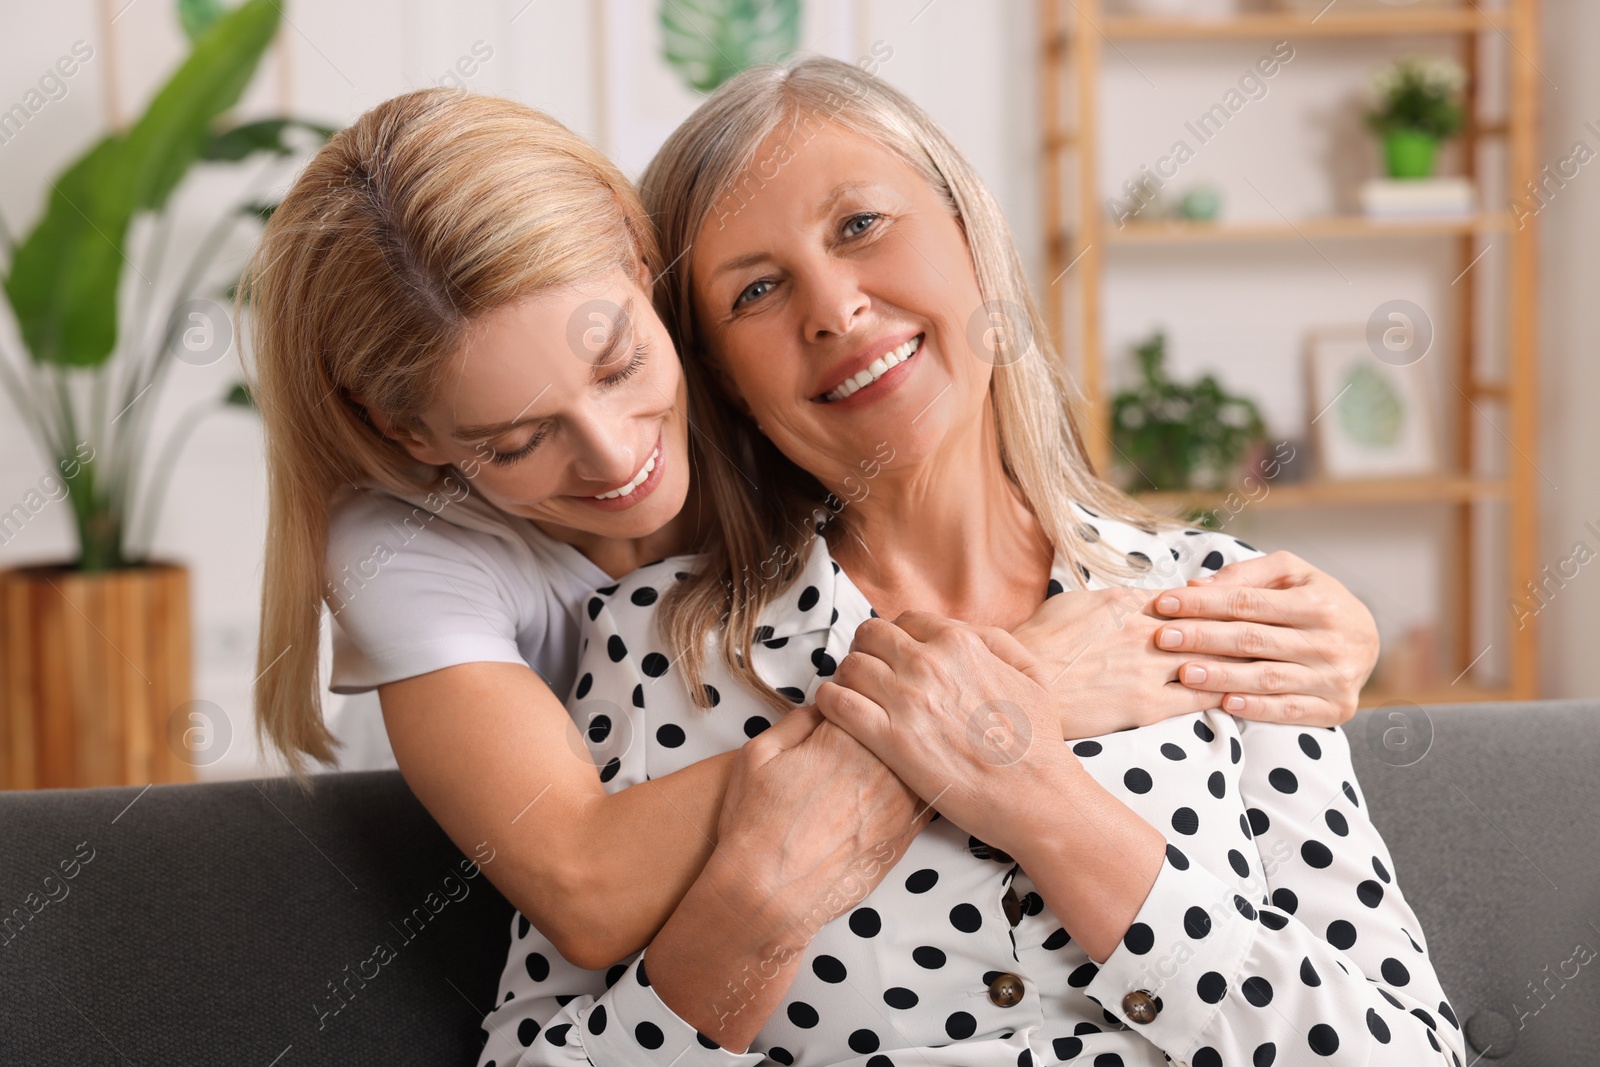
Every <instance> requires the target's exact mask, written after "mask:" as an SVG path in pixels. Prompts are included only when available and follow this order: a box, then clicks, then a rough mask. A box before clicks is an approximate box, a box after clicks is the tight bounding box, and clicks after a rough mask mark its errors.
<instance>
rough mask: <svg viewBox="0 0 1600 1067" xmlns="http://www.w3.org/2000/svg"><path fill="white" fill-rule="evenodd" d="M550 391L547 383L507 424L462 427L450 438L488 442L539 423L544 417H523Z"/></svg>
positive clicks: (467, 441)
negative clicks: (533, 423)
mask: <svg viewBox="0 0 1600 1067" xmlns="http://www.w3.org/2000/svg"><path fill="white" fill-rule="evenodd" d="M549 391H550V385H549V383H546V384H545V387H544V388H543V389H541V390H539V392H538V393H537V394H535V395H534V398H533V399H532V400H530V401H528V402H527V403H526V404H524V405H522V410H521V411H519V412H517V415H516V418H513V419H509V420H507V421H506V422H494V423H485V424H484V425H482V426H461V427H458V428H457V429H456V430H454V431H453V432H452V433H451V434H450V436H451V437H452V438H454V439H455V440H457V441H461V442H464V443H467V444H471V443H472V442H474V441H481V440H486V439H488V438H490V437H499V436H500V435H501V434H503V433H506V432H507V431H510V430H515V429H516V428H517V427H518V426H521V425H522V424H523V423H525V422H537V421H538V420H539V419H541V418H543V417H544V416H542V415H535V416H534V417H532V418H523V416H524V415H526V414H527V413H528V409H529V408H531V407H533V405H535V404H537V403H538V402H539V397H541V396H544V394H545V393H547V392H549Z"/></svg>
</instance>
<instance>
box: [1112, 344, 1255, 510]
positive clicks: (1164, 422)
mask: <svg viewBox="0 0 1600 1067" xmlns="http://www.w3.org/2000/svg"><path fill="white" fill-rule="evenodd" d="M1134 352H1135V354H1136V355H1137V356H1138V359H1139V382H1138V384H1137V385H1136V386H1134V387H1133V388H1132V389H1127V390H1124V391H1122V392H1119V393H1118V394H1117V395H1116V396H1115V397H1114V398H1113V399H1112V402H1111V440H1112V443H1113V444H1114V445H1115V446H1116V449H1117V453H1118V455H1119V457H1120V458H1121V459H1122V460H1123V462H1124V463H1125V464H1126V465H1127V466H1128V467H1130V468H1131V470H1129V471H1128V472H1127V473H1128V475H1129V477H1128V479H1127V481H1128V488H1129V489H1130V491H1132V490H1140V489H1216V488H1220V487H1221V486H1222V485H1224V484H1226V482H1227V481H1228V479H1229V478H1230V477H1231V476H1232V475H1233V474H1234V472H1235V471H1236V469H1237V468H1238V466H1239V463H1240V461H1241V460H1242V459H1243V458H1244V455H1245V453H1246V451H1248V450H1249V448H1250V446H1251V445H1253V444H1256V443H1257V442H1259V441H1261V440H1262V439H1263V438H1264V437H1265V436H1266V432H1267V429H1266V422H1265V421H1264V420H1263V419H1262V417H1261V412H1260V410H1259V409H1258V408H1257V407H1256V405H1255V402H1254V401H1252V400H1250V399H1248V398H1247V397H1242V396H1234V395H1232V394H1230V393H1228V392H1227V391H1225V390H1224V389H1223V388H1222V385H1221V384H1220V383H1219V382H1218V381H1217V379H1216V378H1215V377H1214V376H1212V375H1210V374H1207V375H1204V376H1203V377H1201V378H1200V379H1199V380H1198V381H1196V382H1194V383H1193V384H1183V383H1180V382H1175V381H1173V380H1172V379H1171V378H1170V377H1168V376H1167V370H1166V353H1167V339H1166V335H1165V334H1163V333H1162V332H1160V331H1157V332H1156V333H1155V334H1153V335H1152V336H1151V337H1150V338H1149V339H1148V340H1147V341H1145V342H1144V343H1143V344H1141V345H1139V346H1137V347H1136V348H1135V349H1134Z"/></svg>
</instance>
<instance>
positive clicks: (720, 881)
mask: <svg viewBox="0 0 1600 1067" xmlns="http://www.w3.org/2000/svg"><path fill="white" fill-rule="evenodd" d="M736 852H737V850H730V849H728V848H725V847H722V846H719V847H718V848H717V850H716V851H715V852H713V853H712V856H711V858H710V860H708V861H707V863H706V866H705V869H704V870H703V871H702V872H701V874H700V877H699V878H698V879H697V880H696V881H695V883H694V885H693V886H691V887H690V889H689V892H688V894H687V895H685V896H684V898H683V902H682V903H681V904H680V905H679V907H678V909H677V911H675V912H674V913H673V914H672V917H671V918H670V919H668V920H667V922H666V925H664V926H663V927H662V928H661V932H660V933H659V934H657V935H656V938H655V940H653V941H652V942H651V943H650V946H649V949H648V951H647V955H646V959H647V961H648V965H649V975H650V982H651V985H652V986H654V987H655V990H656V995H657V996H658V997H660V998H661V1001H662V1003H664V1004H666V1006H667V1007H669V1008H671V1009H672V1011H673V1012H674V1013H675V1014H676V1015H678V1017H679V1018H681V1019H683V1020H684V1021H685V1022H687V1023H689V1024H690V1025H691V1026H693V1027H694V1028H695V1029H696V1030H698V1031H700V1033H702V1034H704V1035H706V1036H707V1037H709V1038H711V1039H712V1040H713V1041H715V1042H717V1044H719V1045H721V1046H722V1047H723V1048H726V1049H729V1050H731V1051H735V1052H743V1051H744V1050H745V1049H747V1048H748V1047H749V1044H750V1042H751V1041H752V1040H754V1039H755V1035H756V1034H757V1033H759V1032H760V1030H761V1028H762V1027H763V1026H764V1025H766V1020H767V1019H768V1018H770V1017H771V1015H772V1012H773V1011H774V1010H776V1008H777V1006H778V1005H779V1004H780V1003H781V1002H782V1000H783V997H784V995H785V993H786V992H787V991H788V988H789V986H790V984H791V983H792V982H793V981H794V975H795V971H796V969H797V967H798V965H799V961H800V959H801V957H802V956H803V954H804V952H805V949H806V947H807V945H809V943H810V935H809V934H808V933H807V931H806V928H805V926H804V924H802V923H799V922H797V921H796V919H795V916H796V914H797V913H798V911H799V910H800V909H801V907H802V905H801V903H800V902H798V901H795V900H794V899H792V897H793V894H792V893H783V892H780V893H778V894H776V895H773V894H771V893H769V892H768V891H767V888H766V887H765V886H764V885H763V883H762V882H759V881H757V880H756V879H755V878H754V877H753V876H752V872H747V870H745V869H744V867H743V866H741V863H740V858H741V857H740V856H738V855H737V854H736ZM812 933H814V931H812Z"/></svg>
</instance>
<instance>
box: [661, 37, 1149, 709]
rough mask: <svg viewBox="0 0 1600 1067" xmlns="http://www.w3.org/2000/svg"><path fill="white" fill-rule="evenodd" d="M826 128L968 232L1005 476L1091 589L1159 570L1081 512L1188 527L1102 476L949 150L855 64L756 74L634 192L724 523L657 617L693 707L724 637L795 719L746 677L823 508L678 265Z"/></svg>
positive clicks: (1000, 233) (1013, 272) (975, 184)
mask: <svg viewBox="0 0 1600 1067" xmlns="http://www.w3.org/2000/svg"><path fill="white" fill-rule="evenodd" d="M830 123H837V124H838V126H839V127H840V128H842V129H847V130H850V131H852V132H854V133H857V134H860V135H862V136H864V137H867V138H870V139H871V140H872V141H873V142H875V143H877V144H879V145H882V146H884V147H885V148H887V149H889V150H890V151H892V152H894V153H896V154H897V155H899V156H900V157H901V158H902V159H904V160H905V161H906V163H907V164H909V165H910V166H911V167H912V168H914V169H915V170H916V171H918V172H919V173H920V174H921V175H922V176H923V178H924V179H925V180H926V181H927V182H928V185H929V187H930V188H932V189H933V190H934V191H935V192H936V193H938V194H939V195H940V196H941V197H942V198H943V199H944V201H945V204H946V206H947V207H948V209H949V211H950V213H951V214H952V215H953V216H954V217H955V219H956V221H957V222H958V224H959V225H960V226H961V228H962V231H963V233H964V234H965V236H966V241H967V246H968V248H969V250H970V251H971V254H972V262H973V266H974V268H975V271H976V275H977V282H978V289H979V292H980V293H981V295H982V297H983V299H984V307H985V309H991V310H993V311H994V312H995V314H996V315H997V316H998V317H997V318H996V319H995V320H994V321H995V324H996V325H997V326H998V327H1000V328H1001V329H1002V330H1003V331H1004V332H1005V345H1006V347H1003V348H1001V349H1000V350H999V353H998V357H999V358H994V357H993V356H991V358H993V361H994V363H995V368H994V375H993V378H992V381H991V386H990V398H991V403H992V405H993V413H994V419H995V425H996V427H997V431H998V435H999V443H1000V456H1001V461H1002V463H1003V465H1004V469H1005V471H1006V472H1007V474H1008V475H1009V476H1010V477H1011V479H1012V480H1013V481H1014V482H1015V483H1016V485H1017V486H1018V488H1019V489H1020V491H1021V493H1022V495H1023V498H1024V499H1025V500H1026V501H1027V503H1028V506H1029V507H1030V508H1032V510H1033V512H1034V514H1035V515H1036V516H1037V517H1038V520H1039V523H1040V525H1041V526H1042V527H1043V528H1044V531H1045V533H1046V535H1047V536H1048V537H1049V539H1050V542H1051V544H1052V545H1054V547H1055V549H1056V550H1057V551H1058V552H1059V553H1060V554H1061V555H1062V556H1063V557H1064V558H1066V559H1067V560H1068V561H1069V562H1070V563H1071V564H1073V568H1072V569H1073V570H1075V571H1076V572H1077V573H1078V574H1080V575H1083V576H1085V577H1086V576H1087V575H1088V574H1089V573H1090V570H1089V568H1094V570H1095V572H1096V573H1100V574H1102V575H1103V576H1105V577H1107V578H1135V577H1137V576H1138V575H1139V574H1141V573H1142V572H1145V571H1148V570H1149V569H1150V568H1151V567H1152V566H1165V565H1167V561H1142V560H1138V559H1130V558H1129V557H1127V556H1124V555H1122V554H1121V553H1119V552H1116V551H1114V550H1111V549H1110V548H1109V547H1108V546H1106V545H1105V544H1104V543H1102V542H1099V540H1098V538H1096V537H1095V535H1094V532H1093V531H1092V530H1089V529H1087V528H1085V527H1084V526H1083V525H1082V524H1081V523H1080V522H1079V520H1078V519H1077V517H1076V515H1075V514H1074V512H1073V511H1072V508H1071V504H1072V503H1073V502H1074V501H1076V502H1077V503H1078V504H1080V505H1082V506H1083V507H1085V508H1087V509H1089V510H1090V511H1091V512H1092V513H1094V514H1103V515H1108V516H1111V517H1113V518H1117V519H1120V520H1122V521H1125V522H1129V523H1132V524H1134V525H1136V526H1138V527H1141V528H1143V529H1146V530H1150V531H1154V530H1157V529H1159V528H1163V527H1166V528H1171V527H1175V526H1179V525H1181V524H1180V523H1178V522H1177V520H1174V519H1171V518H1168V517H1165V516H1162V515H1159V514H1157V513H1155V512H1152V511H1151V510H1149V509H1148V508H1146V507H1144V506H1142V505H1141V504H1139V503H1138V502H1137V501H1135V500H1133V499H1132V498H1130V497H1129V496H1127V495H1126V494H1125V493H1122V492H1120V491H1119V490H1117V489H1116V488H1115V487H1113V486H1111V485H1110V484H1108V483H1107V482H1105V481H1103V480H1102V479H1101V478H1100V477H1099V476H1098V475H1097V474H1096V472H1095V470H1094V464H1093V461H1092V460H1091V459H1090V457H1089V454H1088V452H1087V450H1086V449H1085V448H1084V445H1083V437H1082V434H1081V432H1080V431H1079V428H1078V424H1077V421H1076V419H1075V418H1074V415H1073V412H1072V407H1071V404H1070V400H1071V399H1072V398H1073V397H1074V396H1078V395H1081V394H1077V393H1076V391H1075V386H1074V385H1073V383H1072V381H1071V379H1070V378H1069V376H1068V374H1067V372H1066V367H1065V365H1064V363H1063V361H1062V359H1061V357H1060V355H1059V354H1058V353H1057V352H1056V350H1055V347H1054V345H1053V344H1052V343H1051V340H1050V332H1049V329H1048V328H1047V327H1046V325H1045V323H1044V321H1043V318H1042V316H1041V314H1040V312H1039V309H1038V306H1037V305H1036V303H1035V302H1034V300H1033V297H1032V295H1031V294H1030V292H1029V288H1028V283H1027V278H1026V275H1025V274H1024V272H1023V268H1022V261H1021V259H1020V258H1019V256H1018V255H1017V250H1016V244H1015V242H1014V241H1013V240H1012V237H1011V231H1010V229H1009V228H1008V227H1007V225H1006V222H1005V219H1004V217H1003V216H1002V215H1001V213H1000V209H999V207H998V205H997V204H996V203H995V200H994V198H993V196H992V195H990V193H989V190H988V188H987V187H986V186H985V185H984V183H983V181H982V179H981V178H979V177H978V174H977V172H976V171H975V170H974V169H973V167H972V164H971V163H969V162H968V161H967V159H966V157H965V156H964V155H962V153H961V151H960V150H959V149H957V148H956V146H955V145H954V144H953V143H952V142H951V140H950V138H949V136H948V135H947V134H946V133H945V132H944V131H943V130H942V129H940V128H939V126H938V125H937V124H936V123H934V122H933V120H932V119H930V118H929V117H928V116H927V114H926V113H924V112H923V110H922V109H921V108H919V107H918V106H917V105H916V104H914V103H912V102H911V100H910V99H909V98H907V97H906V96H905V95H904V94H902V93H900V92H899V91H897V90H896V89H894V88H892V87H891V86H889V85H887V84H885V83H884V82H883V81H882V80H880V79H879V78H876V77H874V76H871V75H869V74H867V73H866V72H864V71H863V70H860V69H858V68H856V67H853V66H851V65H850V64H848V63H842V62H840V61H838V60H834V59H826V58H821V57H809V58H805V59H801V60H798V61H796V62H792V63H790V64H788V65H785V66H763V67H756V68H752V69H750V70H747V71H744V72H743V73H741V74H739V75H738V76H736V77H734V78H733V79H731V80H729V81H728V82H727V83H725V84H724V85H723V86H722V87H721V88H720V89H718V90H717V91H716V92H715V93H714V94H713V95H712V96H711V97H710V99H708V100H707V101H706V102H705V103H703V104H701V105H700V107H699V108H698V109H696V110H695V112H694V114H693V115H691V116H690V117H689V118H688V119H687V120H686V121H685V122H684V123H683V125H681V126H679V127H678V128H677V130H675V131H674V132H673V134H672V136H670V137H669V138H667V141H666V143H665V144H664V145H663V146H662V148H661V150H660V152H658V153H657V154H656V157H655V159H654V160H652V161H651V163H650V166H649V167H648V168H647V169H646V171H645V173H644V177H643V178H642V179H641V182H640V195H641V197H642V198H643V200H644V204H645V207H646V209H647V210H649V212H650V213H651V215H652V217H653V218H654V219H655V222H656V229H657V233H658V237H659V242H660V251H661V256H662V259H663V260H664V261H665V262H667V263H671V264H674V265H673V266H672V267H671V268H670V269H669V270H668V271H666V273H664V274H663V275H662V276H661V277H660V278H659V279H658V281H657V285H656V293H655V299H656V305H657V308H658V310H659V311H660V312H661V315H662V317H663V319H664V320H665V322H666V324H667V326H668V328H669V329H670V330H671V331H672V334H673V337H674V340H675V341H676V343H677V346H678V351H679V354H680V356H681V357H682V360H683V364H684V371H685V375H686V377H687V380H688V386H689V397H690V405H691V410H692V412H693V415H694V423H695V425H696V428H697V430H698V431H699V433H700V434H701V435H702V437H703V438H704V442H703V443H704V444H705V445H706V446H707V447H702V448H701V449H700V450H699V455H698V459H699V467H698V469H697V470H696V476H697V477H699V478H702V479H704V482H703V484H702V488H703V490H704V491H705V492H706V493H707V494H708V496H709V498H710V500H711V501H712V506H713V507H714V508H715V510H716V515H717V520H718V521H716V522H713V523H710V524H709V527H710V530H711V535H710V539H709V542H708V543H707V544H706V545H705V546H704V547H705V551H706V556H705V560H704V562H703V564H702V565H701V566H700V568H699V569H698V570H697V571H695V572H694V573H693V574H692V576H691V577H689V578H687V579H685V580H684V581H683V582H681V583H679V584H678V585H677V586H676V587H674V589H673V591H672V593H671V594H670V595H669V596H668V598H667V599H666V601H664V603H663V606H662V610H663V615H662V628H663V630H664V632H665V634H666V637H667V640H668V643H669V645H670V646H671V648H672V654H673V657H674V659H677V660H678V661H679V662H680V665H681V669H682V670H683V671H684V675H685V679H686V681H687V683H688V685H689V690H690V692H691V693H693V694H695V695H696V698H697V699H700V698H701V694H702V692H703V687H702V684H701V681H702V678H703V676H704V668H705V654H706V649H707V647H708V640H707V639H708V638H711V637H713V636H717V637H720V656H721V658H722V660H723V662H724V663H725V664H726V666H727V667H728V669H729V670H730V671H731V672H732V673H733V674H734V676H735V677H736V678H737V679H739V680H740V681H741V682H743V683H744V684H746V685H748V686H749V687H750V688H751V689H752V690H754V691H755V692H757V693H760V694H761V695H762V696H763V697H764V698H765V699H766V700H767V701H768V702H769V703H771V704H772V706H773V707H774V708H779V709H782V708H788V707H791V706H792V704H791V702H790V701H789V700H787V699H786V698H784V697H783V696H781V695H780V694H778V693H777V692H775V691H774V690H773V689H772V688H771V687H770V686H768V685H766V683H764V682H763V681H762V680H761V679H760V678H759V677H757V676H756V675H755V673H754V671H753V670H751V669H750V668H749V667H748V666H747V665H748V664H749V662H750V649H751V645H752V641H753V640H754V639H756V638H757V637H758V636H759V635H758V634H756V632H755V628H756V625H757V623H758V621H759V619H760V615H761V612H762V610H763V608H764V607H765V606H766V605H767V604H768V603H769V602H771V601H772V599H773V598H774V597H776V596H777V595H778V594H779V593H781V592H782V591H783V589H784V588H785V587H786V586H787V585H788V584H789V583H790V582H792V581H793V579H794V577H795V576H796V574H797V573H798V571H799V567H800V563H801V562H802V561H803V559H804V557H805V555H806V546H807V544H808V543H809V541H810V538H811V537H812V536H813V535H814V533H815V531H816V529H817V526H818V521H817V520H818V518H819V517H820V516H819V507H820V505H822V503H823V502H824V500H825V499H826V498H827V496H828V490H827V489H825V488H824V487H823V486H822V485H821V483H820V482H818V481H817V479H816V478H814V477H812V476H811V475H810V474H808V473H807V472H805V471H803V470H801V469H800V468H798V467H797V466H795V465H794V464H793V463H792V462H790V461H789V460H788V459H787V457H785V456H783V455H782V454H781V453H780V452H779V451H778V450H777V448H776V447H775V446H773V445H772V444H771V443H770V442H769V441H767V440H766V438H765V437H763V436H762V434H761V432H760V431H759V430H758V429H757V428H756V426H755V424H754V423H753V422H752V421H751V420H750V419H749V418H748V417H747V416H745V415H744V414H742V413H741V412H740V411H739V410H738V409H737V408H736V406H735V405H734V404H733V402H732V400H731V398H730V397H729V396H728V395H727V394H726V392H725V391H724V389H723V387H722V385H721V381H720V379H719V376H718V375H717V373H716V372H715V368H714V358H715V357H714V355H713V353H712V352H711V350H710V348H709V346H708V344H707V339H706V336H705V334H704V332H703V330H702V329H701V325H700V323H698V322H697V321H696V318H695V312H694V300H693V292H694V282H695V279H694V276H693V273H692V271H691V270H690V261H691V257H689V256H688V255H687V254H686V253H687V252H688V250H689V248H690V245H691V244H692V243H693V242H694V241H695V239H696V237H697V235H698V234H699V232H700V230H701V228H702V227H703V226H704V225H705V224H706V223H707V222H708V221H709V220H710V219H711V216H712V212H713V211H714V210H716V208H717V205H718V204H719V203H723V204H728V205H733V204H742V203H743V202H744V197H745V196H746V195H755V194H756V193H757V192H758V191H759V188H760V185H761V184H762V173H761V169H762V168H758V167H756V166H755V164H756V154H757V152H758V150H759V148H760V146H761V145H762V144H763V143H764V142H765V141H766V140H767V138H768V137H769V136H770V135H772V134H773V133H774V132H775V131H777V130H778V129H779V128H780V126H783V125H785V124H788V125H789V127H790V130H791V136H792V137H796V138H799V139H802V140H808V139H809V138H810V136H813V135H814V133H815V131H816V130H818V129H821V128H822V127H824V126H827V125H828V124H830ZM769 177H770V175H769ZM735 210H736V209H735ZM757 487H759V488H757ZM826 514H831V510H829V511H828V512H826ZM839 518H840V521H838V522H834V523H831V524H828V525H827V526H826V529H827V530H828V531H829V533H830V534H831V533H833V532H834V531H837V530H840V529H842V528H845V527H846V526H847V523H848V520H847V517H846V515H845V514H841V515H840V517H839ZM763 579H770V580H763ZM702 706H706V705H705V704H704V702H703V701H702Z"/></svg>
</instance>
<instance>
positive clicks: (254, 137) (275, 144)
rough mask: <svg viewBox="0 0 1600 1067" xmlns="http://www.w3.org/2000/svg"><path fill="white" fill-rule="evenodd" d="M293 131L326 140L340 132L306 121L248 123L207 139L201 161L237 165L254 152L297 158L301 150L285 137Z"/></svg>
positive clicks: (289, 120)
mask: <svg viewBox="0 0 1600 1067" xmlns="http://www.w3.org/2000/svg"><path fill="white" fill-rule="evenodd" d="M292 129H301V130H309V131H311V132H312V133H314V134H316V135H317V136H318V137H319V138H320V139H321V140H323V141H326V140H327V139H328V138H330V137H332V136H333V135H334V134H336V133H338V132H339V131H338V130H336V129H334V128H333V127H331V126H321V125H318V124H317V123H315V122H306V121H305V120H304V119H292V118H284V119H262V120H261V121H259V122H247V123H245V124H244V125H242V126H235V127H234V128H233V129H231V130H222V131H219V132H217V133H212V134H210V135H208V136H207V137H206V142H205V145H204V146H203V147H202V148H201V149H200V158H201V159H204V160H208V161H213V162H226V163H237V162H238V161H239V160H241V159H244V158H245V157H246V156H248V155H250V154H252V153H254V152H271V153H272V154H273V155H276V156H289V155H293V154H294V153H295V152H296V151H298V149H296V148H295V146H294V145H292V144H290V143H289V142H288V141H286V140H284V137H283V135H284V134H285V133H287V132H288V131H289V130H292Z"/></svg>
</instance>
